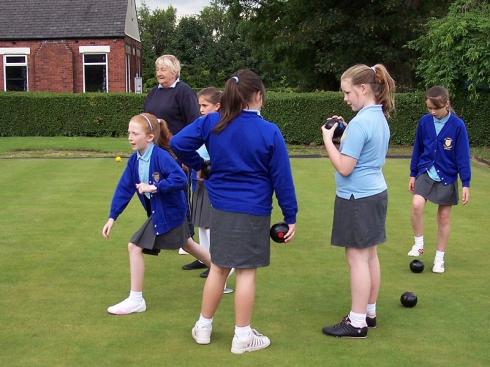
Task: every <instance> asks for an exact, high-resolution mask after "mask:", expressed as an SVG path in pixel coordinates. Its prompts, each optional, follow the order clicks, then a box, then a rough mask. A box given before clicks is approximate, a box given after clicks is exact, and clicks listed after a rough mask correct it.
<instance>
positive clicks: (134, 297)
mask: <svg viewBox="0 0 490 367" xmlns="http://www.w3.org/2000/svg"><path fill="white" fill-rule="evenodd" d="M129 299H130V300H131V301H132V302H135V303H139V302H141V301H143V292H136V291H129Z"/></svg>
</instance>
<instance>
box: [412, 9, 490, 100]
mask: <svg viewBox="0 0 490 367" xmlns="http://www.w3.org/2000/svg"><path fill="white" fill-rule="evenodd" d="M489 35H490V4H489V3H488V1H480V0H457V1H455V2H454V3H453V4H452V5H451V7H450V8H449V13H448V15H447V16H446V17H445V18H443V19H434V20H431V21H430V22H429V23H428V24H427V33H426V34H424V35H423V36H421V37H420V38H418V39H417V40H416V41H413V42H411V43H410V44H409V46H410V47H411V48H412V49H414V50H416V51H417V52H418V53H419V54H420V55H421V57H420V59H419V62H418V64H417V75H418V76H419V77H420V78H421V79H422V84H423V85H424V86H425V87H429V86H433V85H444V86H445V87H447V88H449V89H450V90H451V92H452V93H453V94H461V93H464V92H463V91H464V89H468V90H469V92H470V96H471V97H475V96H476V95H477V92H478V89H479V88H483V89H487V90H488V87H489V86H490V36H489Z"/></svg>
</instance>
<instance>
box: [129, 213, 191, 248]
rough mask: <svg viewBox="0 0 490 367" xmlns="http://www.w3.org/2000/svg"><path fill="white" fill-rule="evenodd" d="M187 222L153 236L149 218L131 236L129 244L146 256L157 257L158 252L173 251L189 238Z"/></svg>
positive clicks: (153, 232) (151, 222) (151, 223)
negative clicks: (132, 244) (139, 248)
mask: <svg viewBox="0 0 490 367" xmlns="http://www.w3.org/2000/svg"><path fill="white" fill-rule="evenodd" d="M189 237H190V236H189V227H188V223H187V221H184V222H183V223H182V224H180V225H179V226H177V227H175V228H173V229H171V230H170V231H168V232H166V233H163V234H161V235H158V236H157V235H155V231H154V229H153V221H152V220H151V217H149V218H148V219H147V220H146V221H145V223H143V225H142V226H141V227H140V228H139V229H138V230H137V231H136V232H135V233H134V234H133V236H132V237H131V239H130V240H129V242H131V243H134V244H135V245H136V246H138V247H141V248H142V249H143V253H145V254H148V255H158V254H159V253H160V250H175V249H178V248H179V247H181V246H183V245H184V244H185V243H186V241H187V239H188V238H189Z"/></svg>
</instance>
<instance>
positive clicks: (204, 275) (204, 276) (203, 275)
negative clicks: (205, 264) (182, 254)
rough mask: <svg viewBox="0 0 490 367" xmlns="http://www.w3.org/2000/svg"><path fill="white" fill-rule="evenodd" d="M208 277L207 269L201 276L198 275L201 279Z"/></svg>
mask: <svg viewBox="0 0 490 367" xmlns="http://www.w3.org/2000/svg"><path fill="white" fill-rule="evenodd" d="M208 275H209V269H206V270H204V271H203V272H202V273H201V274H199V276H200V277H201V278H207V277H208Z"/></svg>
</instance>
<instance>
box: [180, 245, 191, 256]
mask: <svg viewBox="0 0 490 367" xmlns="http://www.w3.org/2000/svg"><path fill="white" fill-rule="evenodd" d="M179 255H189V253H188V252H187V251H186V250H184V249H183V248H182V247H181V248H179Z"/></svg>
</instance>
